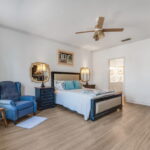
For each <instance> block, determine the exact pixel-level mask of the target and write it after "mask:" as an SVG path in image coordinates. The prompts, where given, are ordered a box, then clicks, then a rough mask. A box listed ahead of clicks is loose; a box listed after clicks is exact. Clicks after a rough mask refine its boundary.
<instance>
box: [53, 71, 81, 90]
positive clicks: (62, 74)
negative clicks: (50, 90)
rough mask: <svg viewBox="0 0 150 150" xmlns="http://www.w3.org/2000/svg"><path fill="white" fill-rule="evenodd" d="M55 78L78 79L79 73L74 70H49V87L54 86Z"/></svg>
mask: <svg viewBox="0 0 150 150" xmlns="http://www.w3.org/2000/svg"><path fill="white" fill-rule="evenodd" d="M55 80H80V73H75V72H57V71H52V72H51V87H54V81H55Z"/></svg>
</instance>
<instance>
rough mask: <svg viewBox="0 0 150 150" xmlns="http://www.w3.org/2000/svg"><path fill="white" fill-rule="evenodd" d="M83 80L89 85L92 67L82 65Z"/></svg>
mask: <svg viewBox="0 0 150 150" xmlns="http://www.w3.org/2000/svg"><path fill="white" fill-rule="evenodd" d="M80 75H81V81H83V82H86V85H88V81H89V80H90V69H89V68H88V67H82V68H81V69H80Z"/></svg>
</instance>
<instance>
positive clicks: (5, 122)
mask: <svg viewBox="0 0 150 150" xmlns="http://www.w3.org/2000/svg"><path fill="white" fill-rule="evenodd" d="M1 114H2V120H3V121H4V125H5V127H7V126H8V124H7V120H6V116H5V112H4V111H2V112H1Z"/></svg>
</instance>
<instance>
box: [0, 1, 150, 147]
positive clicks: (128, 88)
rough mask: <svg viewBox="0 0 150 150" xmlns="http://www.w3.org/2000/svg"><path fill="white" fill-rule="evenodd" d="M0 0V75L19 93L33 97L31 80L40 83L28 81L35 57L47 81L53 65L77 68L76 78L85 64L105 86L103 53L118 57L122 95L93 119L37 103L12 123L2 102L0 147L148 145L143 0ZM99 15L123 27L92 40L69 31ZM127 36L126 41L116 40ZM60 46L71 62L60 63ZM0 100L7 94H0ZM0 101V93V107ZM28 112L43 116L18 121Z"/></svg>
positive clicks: (149, 95) (149, 20)
mask: <svg viewBox="0 0 150 150" xmlns="http://www.w3.org/2000/svg"><path fill="white" fill-rule="evenodd" d="M0 2H1V5H0V70H1V74H0V82H3V81H13V82H20V83H21V85H22V87H21V94H22V95H32V96H33V97H34V96H35V94H36V93H35V87H38V88H40V86H41V82H39V83H37V82H33V81H32V79H31V75H30V74H31V66H32V64H33V63H36V62H42V63H45V64H48V66H49V68H50V69H49V74H50V76H49V80H48V82H46V83H45V86H46V87H51V84H52V82H51V81H54V80H52V74H53V73H54V72H55V73H56V72H61V73H64V72H67V73H71V76H69V78H70V77H71V78H72V77H73V74H74V73H78V74H77V76H76V77H77V78H78V80H80V69H81V68H82V67H88V69H89V70H90V81H88V84H89V85H95V86H96V89H101V90H105V91H106V90H109V60H111V59H118V58H124V84H123V97H124V98H125V101H126V103H125V105H123V108H122V110H120V109H119V111H115V112H113V113H110V114H107V115H105V116H103V117H101V118H99V117H98V119H96V120H95V121H91V120H90V118H88V119H87V118H86V119H84V116H83V113H81V114H80V112H78V113H77V112H74V111H71V110H69V109H67V108H66V107H64V106H59V105H57V106H55V107H54V108H48V109H44V110H38V111H37V112H36V113H35V114H34V116H33V115H32V114H31V115H25V116H23V117H21V118H19V119H17V122H15V124H14V123H13V121H12V120H10V118H8V114H7V111H8V110H9V109H7V108H5V113H6V119H7V123H8V125H7V127H6V128H5V127H4V125H3V120H0V135H1V138H0V150H1V149H5V150H20V149H34V150H38V149H43V150H47V149H50V150H51V149H52V150H53V149H64V150H66V149H78V150H80V149H81V150H84V149H99V148H101V149H103V150H106V149H109V150H111V149H112V150H118V149H119V150H120V149H121V150H126V149H136V150H138V149H140V150H141V149H145V150H146V149H147V150H148V149H149V137H150V132H149V124H150V123H149V118H150V115H149V114H150V113H149V112H150V107H149V106H150V102H149V99H150V92H149V85H150V84H149V82H150V79H149V76H150V69H149V64H150V59H149V56H150V51H149V48H150V45H149V43H150V39H149V38H150V37H149V35H150V34H149V25H150V17H149V16H148V14H149V6H150V2H149V1H148V0H130V1H129V0H127V1H123V0H115V2H114V1H113V2H112V1H111V2H110V1H107V0H93V1H90V0H86V1H85V0H83V1H79V0H76V1H73V0H71V1H69V0H43V1H40V0H26V1H23V0H22V1H20V0H13V1H12V0H1V1H0ZM135 4H136V7H135ZM98 17H104V18H105V20H104V24H103V26H104V28H124V30H123V32H110V33H105V36H104V37H103V38H102V39H99V40H98V41H95V39H93V33H85V34H75V32H79V31H86V30H93V29H94V27H95V25H96V23H97V21H98ZM126 38H131V40H129V41H125V42H121V40H124V39H126ZM59 50H62V51H65V52H68V53H70V54H73V59H72V61H73V64H71V65H64V64H59V61H58V55H59V54H58V52H59ZM63 77H64V76H63ZM61 78H62V76H61ZM67 78H68V77H67ZM71 80H73V79H71ZM83 84H86V83H83ZM8 88H9V87H8ZM113 94H114V93H113ZM115 94H116V93H115ZM55 96H56V95H55ZM0 97H1V96H0ZM33 97H32V98H33ZM72 98H73V96H72ZM72 98H70V99H72ZM79 98H81V97H79ZM0 99H2V97H1V98H0ZM78 100H79V99H78ZM6 102H8V99H7V100H5V101H3V103H6ZM9 102H12V101H9ZM90 102H91V101H90ZM109 102H110V101H109ZM67 104H68V102H67ZM78 104H79V103H78ZM7 105H8V104H7ZM2 106H4V104H2V100H0V108H1V107H2ZM5 106H6V105H5ZM106 106H108V105H106ZM117 106H118V105H117ZM6 107H7V106H6ZM13 107H14V106H13ZM90 107H91V105H90ZM90 110H94V107H93V109H90ZM117 110H118V109H117ZM75 111H77V110H75ZM89 115H90V112H89ZM33 117H41V119H46V120H45V121H43V122H41V124H38V125H37V126H35V127H33V128H31V129H26V128H21V127H18V126H17V124H19V123H22V122H24V121H26V120H29V119H32V118H33ZM35 122H36V121H35ZM32 123H34V122H32ZM141 126H142V128H141ZM14 137H15V138H14Z"/></svg>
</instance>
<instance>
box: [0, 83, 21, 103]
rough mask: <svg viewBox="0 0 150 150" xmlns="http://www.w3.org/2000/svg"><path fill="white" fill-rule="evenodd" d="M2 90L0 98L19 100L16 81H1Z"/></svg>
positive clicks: (0, 88)
mask: <svg viewBox="0 0 150 150" xmlns="http://www.w3.org/2000/svg"><path fill="white" fill-rule="evenodd" d="M0 90H1V91H0V93H1V97H0V99H6V100H13V101H17V100H19V97H20V95H19V92H18V90H17V86H16V84H15V82H11V81H3V82H0Z"/></svg>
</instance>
